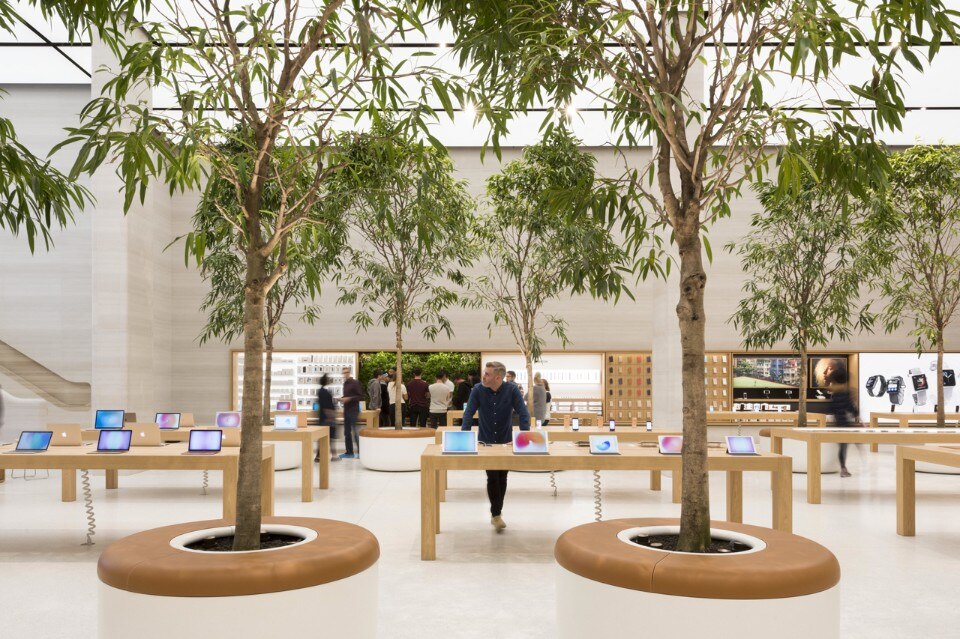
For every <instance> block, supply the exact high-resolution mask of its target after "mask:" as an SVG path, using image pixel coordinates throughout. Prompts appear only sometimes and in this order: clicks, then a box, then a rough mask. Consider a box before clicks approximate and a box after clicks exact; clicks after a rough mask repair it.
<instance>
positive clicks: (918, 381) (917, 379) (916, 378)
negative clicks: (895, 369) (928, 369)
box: [913, 373, 929, 391]
mask: <svg viewBox="0 0 960 639" xmlns="http://www.w3.org/2000/svg"><path fill="white" fill-rule="evenodd" d="M928 388H929V385H928V384H927V376H926V375H924V374H923V373H920V374H919V375H913V390H915V391H922V390H927V389H928Z"/></svg>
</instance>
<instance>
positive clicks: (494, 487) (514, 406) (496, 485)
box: [460, 362, 530, 532]
mask: <svg viewBox="0 0 960 639" xmlns="http://www.w3.org/2000/svg"><path fill="white" fill-rule="evenodd" d="M506 376H507V369H506V367H505V366H504V365H503V364H502V363H500V362H488V363H487V365H486V367H485V368H484V369H483V376H482V378H481V381H480V383H479V384H477V385H476V386H474V387H473V389H471V391H470V397H469V399H467V407H466V408H465V409H464V411H463V426H461V428H460V430H470V429H471V425H472V424H473V416H474V415H475V414H476V415H477V416H478V417H479V420H480V427H479V435H478V438H479V440H480V442H482V443H484V444H488V445H489V444H509V443H512V442H513V413H514V412H516V413H517V414H518V415H519V416H520V430H530V412H529V411H528V410H527V405H526V402H525V401H524V399H523V394H522V393H521V392H520V389H519V388H518V387H517V385H516V384H513V383H511V382H508V381H505V378H506ZM486 473H487V497H489V499H490V517H491V518H490V523H491V524H492V525H493V527H494V528H496V530H497V532H500V531H502V530H503V529H504V528H506V527H507V525H506V524H505V523H504V521H503V517H502V516H501V513H502V511H503V500H504V497H505V496H506V494H507V471H505V470H488V471H486Z"/></svg>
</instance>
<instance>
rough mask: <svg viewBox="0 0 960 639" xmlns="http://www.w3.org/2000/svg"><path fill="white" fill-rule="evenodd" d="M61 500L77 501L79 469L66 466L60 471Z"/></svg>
mask: <svg viewBox="0 0 960 639" xmlns="http://www.w3.org/2000/svg"><path fill="white" fill-rule="evenodd" d="M60 501H77V470H76V469H75V468H64V469H63V470H61V471H60Z"/></svg>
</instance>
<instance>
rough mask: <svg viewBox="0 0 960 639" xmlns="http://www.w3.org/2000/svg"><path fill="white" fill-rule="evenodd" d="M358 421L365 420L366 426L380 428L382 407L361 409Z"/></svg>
mask: <svg viewBox="0 0 960 639" xmlns="http://www.w3.org/2000/svg"><path fill="white" fill-rule="evenodd" d="M342 414H343V413H341V415H342ZM358 421H361V422H363V425H364V428H380V409H379V408H378V409H377V410H362V411H360V418H359V420H358Z"/></svg>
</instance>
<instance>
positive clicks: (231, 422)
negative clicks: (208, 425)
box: [214, 410, 240, 428]
mask: <svg viewBox="0 0 960 639" xmlns="http://www.w3.org/2000/svg"><path fill="white" fill-rule="evenodd" d="M214 425H215V426H216V427H217V428H240V412H239V411H233V410H232V411H221V412H219V413H217V419H216V421H215V422H214Z"/></svg>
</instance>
